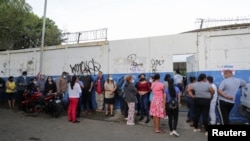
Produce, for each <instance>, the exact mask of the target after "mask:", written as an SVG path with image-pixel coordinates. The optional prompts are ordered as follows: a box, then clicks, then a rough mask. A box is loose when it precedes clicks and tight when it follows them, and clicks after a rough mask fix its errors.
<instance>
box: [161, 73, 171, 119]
mask: <svg viewBox="0 0 250 141" xmlns="http://www.w3.org/2000/svg"><path fill="white" fill-rule="evenodd" d="M169 79H171V75H170V74H166V75H165V77H164V82H163V84H164V87H165V89H166V88H168V80H169ZM164 119H168V110H167V109H166V117H165V118H164Z"/></svg>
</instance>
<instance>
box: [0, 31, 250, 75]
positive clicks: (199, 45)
mask: <svg viewBox="0 0 250 141" xmlns="http://www.w3.org/2000/svg"><path fill="white" fill-rule="evenodd" d="M249 39H250V30H249V29H248V28H247V29H237V30H227V31H207V32H198V34H197V33H196V32H193V33H183V34H177V35H167V36H158V37H149V38H138V39H126V40H115V41H97V42H91V43H81V44H76V45H59V46H52V47H45V48H44V51H43V65H42V66H43V67H42V68H43V69H42V73H43V74H46V75H60V74H61V73H62V71H67V72H70V73H71V74H73V73H74V74H80V73H81V71H82V69H84V68H87V69H88V70H89V71H90V72H91V73H92V74H97V71H98V70H102V71H103V72H104V73H105V74H107V73H113V74H122V73H141V72H144V73H151V72H171V71H172V70H173V56H174V55H184V54H194V56H192V57H191V58H190V59H189V60H188V62H189V64H192V68H191V66H189V67H188V68H190V70H192V71H211V70H215V71H217V70H218V71H219V70H221V68H222V67H223V66H224V65H232V66H233V67H234V68H235V69H240V70H247V69H249V68H250V59H248V58H249V56H250V40H249ZM187 65H188V64H187ZM39 66H40V50H39V48H35V49H24V50H18V51H3V52H0V71H1V72H0V76H3V77H8V76H10V75H13V76H19V75H20V74H21V72H22V71H24V70H26V71H28V74H29V75H36V74H37V73H38V72H39Z"/></svg>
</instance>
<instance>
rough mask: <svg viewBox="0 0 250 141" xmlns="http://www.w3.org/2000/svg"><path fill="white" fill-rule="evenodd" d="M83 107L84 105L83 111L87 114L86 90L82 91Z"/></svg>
mask: <svg viewBox="0 0 250 141" xmlns="http://www.w3.org/2000/svg"><path fill="white" fill-rule="evenodd" d="M82 105H83V111H84V112H86V111H87V108H88V107H87V94H86V92H85V90H83V91H82Z"/></svg>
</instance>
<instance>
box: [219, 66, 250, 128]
mask: <svg viewBox="0 0 250 141" xmlns="http://www.w3.org/2000/svg"><path fill="white" fill-rule="evenodd" d="M224 78H225V79H224V80H222V82H221V83H220V85H219V89H218V94H219V95H218V96H219V97H218V100H219V101H218V111H219V116H220V118H221V122H222V124H223V125H228V124H230V121H229V114H230V112H231V110H232V108H233V107H234V103H235V96H236V94H237V92H238V90H239V88H240V87H242V86H245V85H246V83H247V82H246V81H245V80H242V79H239V78H236V77H233V72H232V71H231V70H225V71H224Z"/></svg>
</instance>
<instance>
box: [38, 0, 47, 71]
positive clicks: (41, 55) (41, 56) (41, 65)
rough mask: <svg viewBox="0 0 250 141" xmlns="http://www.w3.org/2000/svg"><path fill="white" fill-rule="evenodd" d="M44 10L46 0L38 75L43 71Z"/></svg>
mask: <svg viewBox="0 0 250 141" xmlns="http://www.w3.org/2000/svg"><path fill="white" fill-rule="evenodd" d="M46 10H47V0H45V1H44V13H43V27H42V41H41V48H40V68H39V72H40V74H42V71H43V68H42V67H43V47H44V36H45V24H46Z"/></svg>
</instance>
